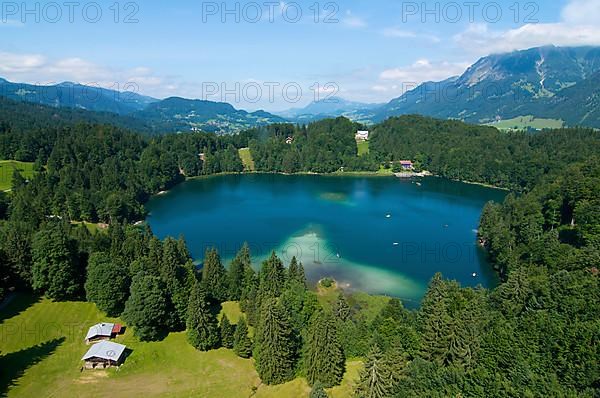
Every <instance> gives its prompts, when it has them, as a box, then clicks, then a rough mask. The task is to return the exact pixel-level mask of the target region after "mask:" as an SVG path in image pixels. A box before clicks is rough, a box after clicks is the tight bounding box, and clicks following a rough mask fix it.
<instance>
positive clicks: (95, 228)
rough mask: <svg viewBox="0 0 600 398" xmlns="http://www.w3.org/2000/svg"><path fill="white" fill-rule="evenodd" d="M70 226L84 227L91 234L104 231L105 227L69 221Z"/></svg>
mask: <svg viewBox="0 0 600 398" xmlns="http://www.w3.org/2000/svg"><path fill="white" fill-rule="evenodd" d="M71 224H73V225H78V226H82V227H86V228H87V229H88V231H90V233H91V234H95V233H96V232H104V231H106V226H104V225H101V224H96V223H91V222H87V221H71Z"/></svg>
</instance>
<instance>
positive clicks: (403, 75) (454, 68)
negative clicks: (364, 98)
mask: <svg viewBox="0 0 600 398" xmlns="http://www.w3.org/2000/svg"><path fill="white" fill-rule="evenodd" d="M468 67H469V64H468V63H463V62H460V63H453V62H445V61H444V62H434V63H432V62H430V61H429V60H427V59H420V60H418V61H416V62H415V63H413V64H412V65H409V66H405V67H400V68H394V69H387V70H384V71H383V72H381V74H380V75H379V78H380V79H381V80H388V81H390V80H391V81H396V82H402V83H406V84H408V83H416V84H420V83H424V82H428V81H438V80H444V79H447V78H449V77H451V76H456V75H460V74H462V73H463V72H464V71H465V69H466V68H468Z"/></svg>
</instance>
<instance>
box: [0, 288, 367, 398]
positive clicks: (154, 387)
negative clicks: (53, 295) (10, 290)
mask: <svg viewBox="0 0 600 398" xmlns="http://www.w3.org/2000/svg"><path fill="white" fill-rule="evenodd" d="M223 313H227V316H228V317H230V318H231V319H232V321H234V320H235V321H237V319H239V316H241V315H242V313H241V311H240V310H239V306H238V305H237V303H225V304H224V305H223ZM101 321H119V320H118V319H111V318H107V317H106V316H105V315H104V314H102V313H101V312H100V311H98V309H97V308H96V306H95V305H93V304H90V303H80V302H67V303H55V302H52V301H50V300H47V299H37V298H32V297H31V296H27V295H19V296H16V297H15V298H14V299H13V300H12V301H11V302H10V303H9V304H8V305H6V306H5V307H4V308H2V309H1V310H0V352H1V353H0V369H2V372H1V373H0V395H3V394H6V395H8V396H9V397H63V396H65V397H80V396H95V395H101V394H102V395H105V394H106V391H110V395H111V396H114V397H131V396H146V397H182V396H185V397H188V396H190V397H191V396H201V397H219V398H220V397H247V396H251V395H252V394H253V392H256V396H257V397H307V396H308V393H309V391H310V388H309V387H308V385H307V383H306V381H305V380H304V379H302V378H298V379H295V380H293V381H292V382H289V383H286V384H283V385H280V386H266V385H263V384H262V383H261V381H260V379H259V377H258V374H257V373H256V370H255V369H254V363H253V360H252V359H241V358H239V357H237V356H236V355H235V354H234V353H233V352H232V351H231V350H226V349H220V350H215V351H210V352H199V351H197V350H195V349H194V348H193V347H192V346H190V345H189V344H188V342H187V340H186V335H185V332H182V333H171V334H170V335H169V336H167V338H166V339H165V340H163V341H160V342H152V343H142V342H140V341H138V340H137V338H135V337H134V336H133V332H132V330H131V329H127V331H126V333H125V335H123V336H119V337H118V338H117V339H116V341H117V342H119V343H122V344H125V345H127V347H128V348H129V349H131V352H130V355H129V356H128V357H127V360H126V361H125V363H124V364H123V365H122V366H121V367H120V369H109V370H106V371H83V372H81V371H80V369H81V366H82V362H81V361H80V359H81V356H82V355H83V354H84V353H85V352H86V351H87V349H88V346H86V345H85V343H84V342H83V338H84V336H85V333H86V331H87V329H88V327H89V326H91V325H93V324H95V323H98V322H101ZM359 367H360V362H358V363H357V362H349V363H348V372H347V374H346V376H345V378H344V382H343V384H342V385H341V386H339V387H336V388H334V389H332V392H331V394H332V396H333V397H344V396H348V392H349V391H352V390H353V388H354V387H353V385H354V381H355V380H356V374H357V372H358V370H357V369H359Z"/></svg>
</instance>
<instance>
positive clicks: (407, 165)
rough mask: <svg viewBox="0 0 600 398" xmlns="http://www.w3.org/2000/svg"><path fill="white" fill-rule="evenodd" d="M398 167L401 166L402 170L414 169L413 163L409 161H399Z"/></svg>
mask: <svg viewBox="0 0 600 398" xmlns="http://www.w3.org/2000/svg"><path fill="white" fill-rule="evenodd" d="M400 166H402V168H403V169H404V170H412V169H414V168H415V166H414V164H413V162H412V161H410V160H401V161H400Z"/></svg>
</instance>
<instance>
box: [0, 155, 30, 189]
mask: <svg viewBox="0 0 600 398" xmlns="http://www.w3.org/2000/svg"><path fill="white" fill-rule="evenodd" d="M15 170H18V171H19V172H20V173H21V175H22V176H23V177H24V178H32V177H33V174H34V172H33V163H27V162H18V161H16V160H0V191H6V190H9V189H11V187H12V177H13V173H14V171H15Z"/></svg>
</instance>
